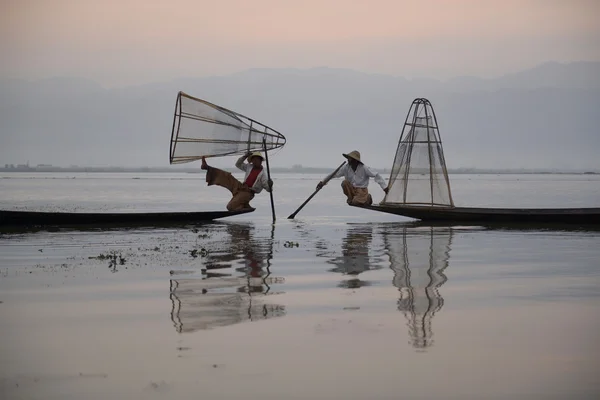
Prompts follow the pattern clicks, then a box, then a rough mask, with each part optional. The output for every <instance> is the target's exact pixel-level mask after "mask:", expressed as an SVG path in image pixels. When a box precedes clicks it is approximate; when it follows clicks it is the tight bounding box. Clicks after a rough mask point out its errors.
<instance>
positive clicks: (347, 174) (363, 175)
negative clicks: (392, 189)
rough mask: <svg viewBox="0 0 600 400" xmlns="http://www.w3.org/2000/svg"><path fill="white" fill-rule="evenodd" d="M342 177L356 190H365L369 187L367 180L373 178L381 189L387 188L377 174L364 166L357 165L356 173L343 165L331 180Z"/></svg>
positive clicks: (347, 165) (348, 165) (346, 165)
mask: <svg viewBox="0 0 600 400" xmlns="http://www.w3.org/2000/svg"><path fill="white" fill-rule="evenodd" d="M341 176H343V177H344V178H346V180H347V181H348V182H350V184H351V185H352V186H354V187H357V188H366V187H368V186H369V178H374V179H375V182H377V183H378V184H379V186H381V188H382V189H385V188H386V187H387V184H386V183H385V181H384V180H383V178H382V177H381V175H379V174H378V173H377V172H375V171H373V170H372V169H371V168H369V167H367V166H366V165H364V164H358V167H356V171H354V170H353V169H352V167H351V166H350V164H345V165H344V166H343V167H342V168H340V169H339V171H338V172H337V173H336V174H335V175H334V176H332V178H339V177H341Z"/></svg>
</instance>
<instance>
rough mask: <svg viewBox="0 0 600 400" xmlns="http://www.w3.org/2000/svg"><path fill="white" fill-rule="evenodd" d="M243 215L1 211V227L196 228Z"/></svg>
mask: <svg viewBox="0 0 600 400" xmlns="http://www.w3.org/2000/svg"><path fill="white" fill-rule="evenodd" d="M252 211H254V210H242V211H200V212H155V213H67V212H40V211H5V210H0V226H60V225H69V226H78V225H138V226H139V225H155V224H171V223H183V224H187V223H190V224H193V223H199V222H206V221H212V220H214V219H218V218H225V217H231V216H234V215H239V214H246V213H249V212H252Z"/></svg>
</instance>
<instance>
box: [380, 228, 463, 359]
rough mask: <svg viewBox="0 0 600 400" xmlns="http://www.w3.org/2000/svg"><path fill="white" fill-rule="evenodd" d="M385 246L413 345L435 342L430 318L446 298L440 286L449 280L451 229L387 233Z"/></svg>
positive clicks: (420, 345)
mask: <svg viewBox="0 0 600 400" xmlns="http://www.w3.org/2000/svg"><path fill="white" fill-rule="evenodd" d="M384 242H385V247H386V249H387V251H388V254H389V256H390V263H391V265H390V268H391V269H392V271H393V272H394V278H393V285H394V286H395V287H397V288H398V290H399V291H400V298H399V299H398V303H397V304H398V310H399V311H401V312H402V313H403V314H404V316H405V317H406V319H407V321H408V333H409V336H410V344H411V345H412V346H414V347H415V348H417V349H426V348H428V347H430V346H432V345H433V343H434V341H433V330H432V324H431V321H432V319H433V316H434V315H435V313H436V312H438V311H439V310H441V308H442V306H443V305H444V299H443V297H442V295H441V294H440V292H439V288H440V287H441V286H442V285H443V284H444V283H445V282H446V280H447V277H446V275H445V274H444V270H445V269H446V268H447V267H448V262H449V258H450V246H451V242H452V230H451V229H448V228H436V227H427V228H419V229H417V230H416V229H411V228H407V227H403V228H401V229H400V231H398V230H397V229H395V230H393V231H392V230H390V231H389V232H384Z"/></svg>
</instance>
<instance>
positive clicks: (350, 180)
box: [317, 150, 389, 206]
mask: <svg viewBox="0 0 600 400" xmlns="http://www.w3.org/2000/svg"><path fill="white" fill-rule="evenodd" d="M342 155H343V156H344V157H346V159H347V160H348V164H346V165H344V166H343V167H342V168H340V169H339V170H338V171H337V172H336V173H335V175H333V176H332V177H331V178H339V177H341V176H343V177H344V178H345V179H344V181H343V182H342V190H343V192H344V194H345V195H346V197H348V200H347V203H348V204H350V205H355V206H358V205H361V206H370V205H371V204H373V198H372V197H371V194H370V193H369V190H368V186H369V178H374V179H375V182H377V183H378V184H379V186H381V188H382V189H383V191H384V192H385V193H386V194H387V192H388V190H389V188H388V187H387V185H386V184H385V181H384V180H383V178H382V177H381V175H379V174H378V173H377V172H375V171H373V170H372V169H371V168H369V167H367V166H366V165H365V164H363V163H362V161H360V153H359V152H358V151H356V150H354V151H351V152H350V153H348V154H342ZM323 186H324V184H323V181H321V182H319V183H318V184H317V189H321V188H322V187H323Z"/></svg>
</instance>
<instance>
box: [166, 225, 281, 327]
mask: <svg viewBox="0 0 600 400" xmlns="http://www.w3.org/2000/svg"><path fill="white" fill-rule="evenodd" d="M273 229H274V228H273ZM223 236H224V237H220V238H219V239H218V241H217V242H216V243H214V245H213V246H211V247H214V249H211V250H210V251H208V253H207V254H206V255H205V257H203V258H202V261H203V262H204V267H205V268H204V269H203V270H202V278H197V279H193V278H190V279H171V281H170V298H171V303H172V308H171V320H172V322H173V325H174V326H175V329H176V330H177V332H179V333H189V332H196V331H198V330H205V329H213V328H216V327H220V326H227V325H233V324H237V323H241V322H246V321H257V320H263V319H268V318H274V317H281V316H283V315H285V313H286V310H285V307H284V306H283V305H279V304H272V303H270V302H268V301H267V297H270V296H271V295H274V294H277V293H276V292H274V291H273V289H272V286H273V285H274V284H281V283H283V282H284V279H283V278H279V277H274V276H272V274H271V260H272V258H273V237H274V230H272V231H271V237H270V238H263V239H259V238H257V237H255V235H254V226H253V225H251V224H226V225H225V229H224V235H223ZM240 264H241V265H240ZM280 293H281V292H280Z"/></svg>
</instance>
